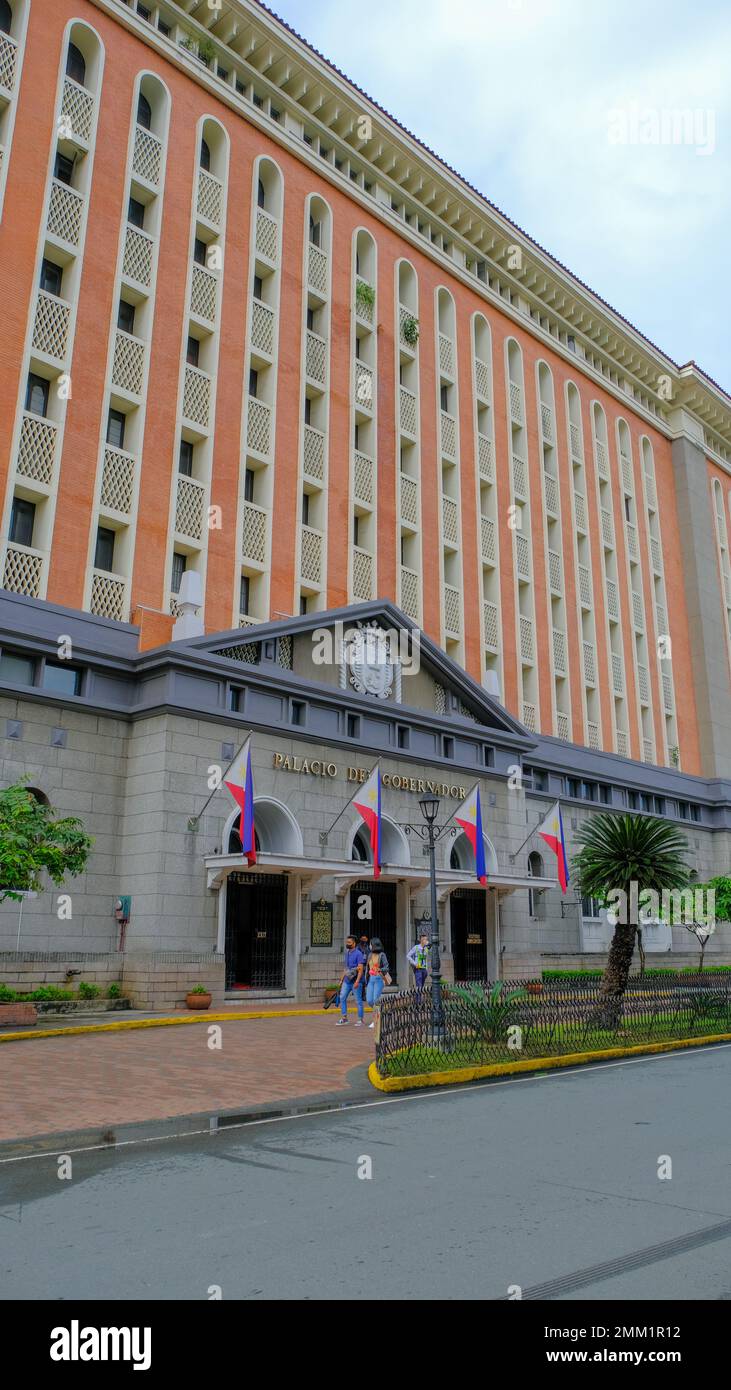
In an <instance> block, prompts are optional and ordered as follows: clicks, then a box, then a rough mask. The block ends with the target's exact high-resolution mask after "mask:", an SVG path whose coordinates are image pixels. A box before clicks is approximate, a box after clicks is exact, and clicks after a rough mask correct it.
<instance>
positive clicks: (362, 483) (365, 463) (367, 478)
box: [353, 453, 373, 506]
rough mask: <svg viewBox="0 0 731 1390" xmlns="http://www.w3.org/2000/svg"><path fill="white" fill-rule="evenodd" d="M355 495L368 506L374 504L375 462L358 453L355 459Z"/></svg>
mask: <svg viewBox="0 0 731 1390" xmlns="http://www.w3.org/2000/svg"><path fill="white" fill-rule="evenodd" d="M353 495H354V496H355V498H356V499H357V501H358V502H364V503H365V504H366V505H367V506H371V505H372V503H373V460H372V459H369V458H368V457H367V455H366V454H360V453H356V455H355V457H354V459H353Z"/></svg>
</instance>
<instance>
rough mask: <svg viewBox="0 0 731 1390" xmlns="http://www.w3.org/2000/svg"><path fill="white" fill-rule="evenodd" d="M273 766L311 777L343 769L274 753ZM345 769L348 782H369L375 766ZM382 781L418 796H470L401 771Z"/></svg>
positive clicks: (451, 785)
mask: <svg viewBox="0 0 731 1390" xmlns="http://www.w3.org/2000/svg"><path fill="white" fill-rule="evenodd" d="M272 766H273V767H274V769H275V771H277V772H298V773H300V774H302V775H309V776H310V777H339V776H340V773H341V770H342V769H341V768H339V767H338V764H337V763H327V762H325V761H324V760H323V759H321V758H301V757H300V756H299V755H298V754H294V753H274V754H273V755H272ZM344 771H345V777H346V781H348V782H358V783H361V782H365V781H367V779H368V777H370V774H371V772H372V771H373V769H372V768H370V767H346V768H345V769H344ZM381 782H382V784H383V786H384V787H393V789H394V791H400V792H416V794H417V795H418V796H423V794H424V792H429V793H430V794H431V795H432V796H450V797H452V798H453V800H454V801H464V799H465V797H466V796H467V789H466V787H458V786H457V785H456V784H454V783H449V782H433V781H431V780H430V779H428V778H425V777H408V776H406V774H403V775H401V774H400V773H398V772H384V773H383V775H382V777H381Z"/></svg>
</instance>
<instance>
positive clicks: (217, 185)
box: [198, 169, 223, 227]
mask: <svg viewBox="0 0 731 1390" xmlns="http://www.w3.org/2000/svg"><path fill="white" fill-rule="evenodd" d="M198 216H199V217H203V218H205V221H206V222H210V223H212V225H213V226H214V227H219V226H220V224H221V218H222V216H223V184H222V183H221V180H220V179H216V178H214V176H213V174H209V173H208V170H207V169H199V171H198Z"/></svg>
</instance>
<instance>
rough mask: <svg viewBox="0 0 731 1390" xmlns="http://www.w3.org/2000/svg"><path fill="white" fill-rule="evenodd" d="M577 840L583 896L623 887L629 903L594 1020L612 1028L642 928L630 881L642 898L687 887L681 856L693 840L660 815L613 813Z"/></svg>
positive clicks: (576, 869)
mask: <svg viewBox="0 0 731 1390" xmlns="http://www.w3.org/2000/svg"><path fill="white" fill-rule="evenodd" d="M576 839H577V841H578V843H579V845H580V846H581V849H580V851H579V853H578V854H577V855H576V856H575V857H574V859H573V860H572V863H571V868H572V872H573V876H574V882H575V883H576V886H577V891H578V893H579V895H580V897H582V898H598V899H599V901H600V902H606V899H607V895H608V894H609V893H611V892H612V891H613V890H614V891H616V890H617V889H621V890H622V892H623V893H624V894H625V901H626V903H627V913H626V919H625V920H624V921H623V920H621V919H620V920H619V921H618V922H617V924H616V926H615V928H614V936H613V937H612V941H611V944H610V947H609V956H608V959H607V968H606V970H605V971H604V975H603V977H602V983H601V994H602V1002H601V1005H600V1008H599V1010H598V1012H597V1017H596V1019H595V1020H593V1021H595V1022H598V1023H599V1025H600V1026H601V1027H609V1028H612V1027H615V1026H616V1024H617V1021H618V1019H619V1015H620V1012H621V1007H622V1003H621V1001H622V996H623V995H624V992H625V989H626V988H627V980H628V978H629V972H630V966H631V964H632V956H633V954H634V949H635V938H636V936H637V932H638V928H639V922H638V921H637V920H636V919H637V917H638V912H637V908H636V906H634V905H633V902H632V896H631V892H630V889H631V885H632V884H636V885H637V890H636V891H637V899H639V896H640V894H641V893H643V892H644V891H645V890H647V889H654V890H655V892H656V893H662V891H663V889H664V888H667V889H673V888H683V887H685V885H686V884H687V882H688V879H689V877H690V871H689V869H688V867H687V865H686V863H685V861H684V859H683V858H682V855H683V854H684V852H685V851H686V850H687V848H688V844H687V841H686V839H685V837H684V836H683V835H681V833H680V831H679V830H677V829H676V828H675V826H674V825H670V824H668V822H667V821H663V820H658V819H657V818H656V817H655V816H630V815H624V816H617V815H612V814H611V813H609V812H600V813H599V814H598V815H595V816H592V817H591V818H590V819H589V820H588V821H587V822H586V824H585V825H583V826H582V827H581V829H580V830H579V831H578V834H577V836H576ZM633 916H634V919H635V920H632V918H633Z"/></svg>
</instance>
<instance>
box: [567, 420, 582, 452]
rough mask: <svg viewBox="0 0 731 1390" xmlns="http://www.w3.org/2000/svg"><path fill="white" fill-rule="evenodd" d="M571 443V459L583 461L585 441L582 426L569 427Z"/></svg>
mask: <svg viewBox="0 0 731 1390" xmlns="http://www.w3.org/2000/svg"><path fill="white" fill-rule="evenodd" d="M569 441H570V443H571V457H572V458H575V459H582V458H583V457H584V441H583V438H582V435H581V426H580V425H574V424H570V425H569Z"/></svg>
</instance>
